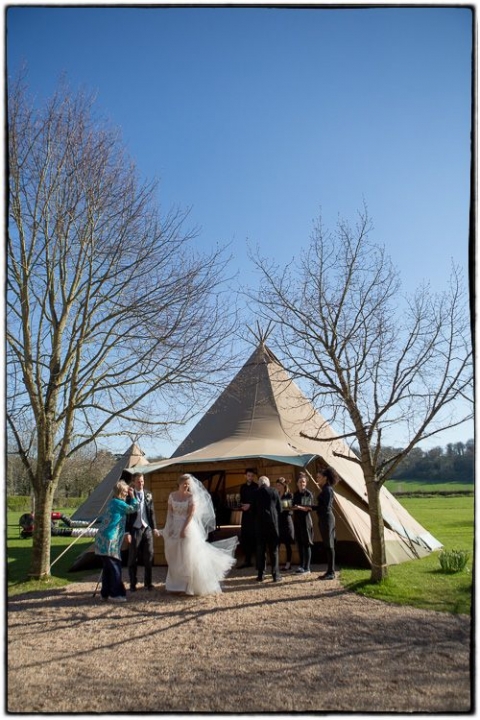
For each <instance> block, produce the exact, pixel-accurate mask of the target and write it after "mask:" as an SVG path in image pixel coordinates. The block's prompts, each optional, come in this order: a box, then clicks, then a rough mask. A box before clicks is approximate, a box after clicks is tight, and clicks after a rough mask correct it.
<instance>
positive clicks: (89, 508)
mask: <svg viewBox="0 0 480 720" xmlns="http://www.w3.org/2000/svg"><path fill="white" fill-rule="evenodd" d="M135 465H142V466H145V465H148V460H147V458H146V457H145V453H144V452H143V451H142V450H141V449H140V448H139V446H138V445H137V444H136V443H132V445H131V446H130V448H129V449H128V450H127V452H126V453H125V454H124V455H122V457H121V458H120V459H119V460H117V462H116V463H115V465H114V466H113V468H112V469H111V470H110V471H109V472H108V473H107V475H106V476H105V477H104V479H103V480H102V482H101V483H100V484H99V485H97V487H96V488H95V490H93V492H91V493H90V495H89V496H88V498H87V499H86V500H85V502H84V503H82V505H80V507H79V508H78V509H77V510H76V511H75V512H74V513H73V515H72V520H87V521H88V522H92V520H95V518H97V517H98V516H99V515H101V514H102V511H103V508H104V507H105V505H106V504H107V502H108V500H109V499H110V498H111V497H112V488H113V486H114V485H115V483H116V482H117V481H118V480H120V478H121V476H122V473H123V471H124V470H125V469H127V468H131V467H134V466H135Z"/></svg>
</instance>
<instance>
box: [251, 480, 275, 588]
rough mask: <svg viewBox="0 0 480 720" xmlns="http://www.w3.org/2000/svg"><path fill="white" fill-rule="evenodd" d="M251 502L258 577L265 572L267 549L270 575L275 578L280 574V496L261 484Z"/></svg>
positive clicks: (272, 489)
mask: <svg viewBox="0 0 480 720" xmlns="http://www.w3.org/2000/svg"><path fill="white" fill-rule="evenodd" d="M252 504H253V507H252V510H253V515H254V518H255V534H256V541H257V571H258V577H259V578H260V577H263V575H264V573H265V564H266V553H267V549H268V554H269V559H270V564H271V566H272V575H273V578H274V579H276V578H278V577H279V576H280V572H279V568H278V548H279V545H280V514H281V512H282V505H281V503H280V496H279V494H278V492H277V491H276V490H275V489H274V488H271V487H268V486H266V485H261V486H260V487H259V488H258V490H257V492H256V493H255V498H254V500H253V503H252Z"/></svg>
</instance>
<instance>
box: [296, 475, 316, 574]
mask: <svg viewBox="0 0 480 720" xmlns="http://www.w3.org/2000/svg"><path fill="white" fill-rule="evenodd" d="M312 506H313V495H312V493H311V492H310V490H308V489H307V476H306V474H305V473H300V474H299V476H298V480H297V490H296V492H294V494H293V499H292V509H293V525H294V528H295V540H296V542H297V547H298V554H299V556H300V565H299V566H298V568H297V569H296V571H295V572H297V573H304V574H308V573H310V572H311V571H310V561H311V558H312V546H313V522H312Z"/></svg>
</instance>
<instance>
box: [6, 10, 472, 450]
mask: <svg viewBox="0 0 480 720" xmlns="http://www.w3.org/2000/svg"><path fill="white" fill-rule="evenodd" d="M471 33H472V13H471V10H469V9H468V8H461V7H457V8H446V7H437V8H434V7H424V8H420V7H419V8H405V7H390V8H379V7H375V8H371V9H366V8H365V9H363V8H355V9H351V8H342V7H335V8H329V9H316V8H309V9H300V8H294V9H286V8H273V7H263V8H246V7H238V8H227V7H215V8H202V7H193V8H186V7H175V8H166V7H153V6H150V7H145V8H138V7H129V8H127V7H118V8H115V7H104V8H99V7H98V8H97V7H93V6H92V7H89V6H83V7H79V8H73V7H68V6H65V7H55V6H54V7H50V8H47V7H16V6H11V7H10V8H9V9H8V11H7V62H8V67H7V71H8V73H15V71H16V69H17V68H18V67H19V65H20V64H21V63H22V62H24V61H26V62H27V64H28V68H29V77H28V81H29V84H30V87H31V90H32V91H33V92H34V93H35V94H37V95H38V96H39V97H40V98H41V97H43V96H48V95H50V94H51V93H52V91H53V90H54V88H55V86H56V84H57V81H58V78H59V76H60V74H61V73H62V72H65V73H66V74H67V77H68V79H69V81H70V83H71V84H72V86H73V87H74V88H77V87H79V86H84V87H85V88H86V89H88V90H92V91H95V92H96V93H97V104H98V108H99V109H100V110H101V111H102V112H103V113H104V114H105V115H107V116H108V118H109V119H110V120H111V122H112V123H113V124H114V125H116V126H118V127H120V128H121V129H122V132H123V138H124V141H125V143H126V145H127V147H128V150H129V152H130V154H131V155H132V157H133V158H134V160H135V162H136V163H137V165H138V168H139V170H140V172H141V174H142V175H143V176H144V177H145V178H158V179H159V180H160V189H159V201H160V203H161V206H162V207H163V208H165V209H168V207H170V206H171V205H179V206H181V207H191V215H190V220H191V223H192V225H195V226H200V228H201V233H200V235H199V237H198V239H197V242H198V244H199V246H200V247H201V248H206V249H210V248H212V247H214V246H216V244H217V243H219V244H225V243H232V251H233V252H234V255H235V267H236V269H238V271H239V277H238V282H239V284H243V285H249V284H252V285H254V284H256V276H255V273H254V272H253V269H252V266H251V264H250V261H249V260H248V254H247V243H248V242H250V243H251V244H252V245H253V246H256V245H258V246H259V247H260V249H261V252H262V254H264V255H268V256H272V257H275V258H276V259H277V260H278V261H280V262H288V261H289V260H291V259H292V258H293V257H294V256H295V255H296V254H297V253H298V251H299V249H300V248H301V247H304V246H306V244H307V243H308V239H309V235H310V232H311V228H312V220H313V218H315V217H316V216H317V215H318V214H319V212H320V211H321V212H322V214H323V217H324V220H325V222H326V223H327V224H328V225H330V226H333V225H334V223H335V221H336V218H337V215H338V214H339V213H340V214H341V215H343V216H344V217H347V218H351V219H352V220H354V216H355V213H356V210H357V209H358V208H360V207H361V206H362V203H363V201H364V200H365V202H366V203H367V205H368V207H369V211H370V214H371V216H372V218H373V222H374V227H375V231H374V234H373V236H372V239H373V240H375V241H377V242H379V243H384V244H385V245H386V247H387V250H388V252H389V254H390V255H391V257H392V259H393V261H394V263H395V264H396V265H397V266H398V267H399V269H400V270H401V272H402V277H403V280H404V283H405V285H406V287H407V288H409V289H413V288H414V287H415V286H417V285H418V284H419V283H420V282H421V281H423V280H428V281H429V282H430V283H431V284H432V287H433V288H434V289H441V288H442V287H443V286H444V284H445V282H446V280H447V279H448V275H449V269H450V262H451V259H453V260H454V261H455V262H457V263H458V264H460V265H461V266H462V267H463V268H464V269H465V271H467V252H468V213H469V201H470V198H469V173H470V123H471V117H470V113H471ZM249 352H250V348H247V349H246V357H247V354H248V353H249ZM183 434H184V433H180V435H179V437H178V440H179V441H180V439H181V438H182V437H183ZM472 435H473V430H472V429H470V428H466V429H465V428H462V429H459V430H458V431H456V432H455V433H454V434H453V435H452V434H450V435H449V436H448V438H443V437H442V436H439V437H438V439H437V440H436V441H435V442H434V443H433V444H443V443H446V442H449V441H451V440H452V439H453V441H456V440H466V439H468V438H469V437H472ZM155 447H156V448H157V447H159V446H158V445H156V446H155ZM174 447H175V444H174V445H173V446H170V445H169V446H168V447H165V448H161V449H160V450H159V451H161V452H165V453H167V454H170V452H171V451H173V449H174ZM119 449H120V450H122V448H121V447H120V448H119Z"/></svg>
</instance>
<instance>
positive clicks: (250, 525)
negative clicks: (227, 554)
mask: <svg viewBox="0 0 480 720" xmlns="http://www.w3.org/2000/svg"><path fill="white" fill-rule="evenodd" d="M257 490H258V485H257V483H256V482H255V470H253V468H247V469H246V470H245V482H244V483H243V485H242V486H241V488H240V503H241V508H242V528H241V532H240V540H241V544H242V550H243V552H244V553H245V561H244V563H243V564H242V565H239V568H246V567H252V555H253V554H254V552H255V544H256V539H255V518H254V517H253V511H252V507H251V505H252V502H253V499H254V497H255V495H256V493H257Z"/></svg>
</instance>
